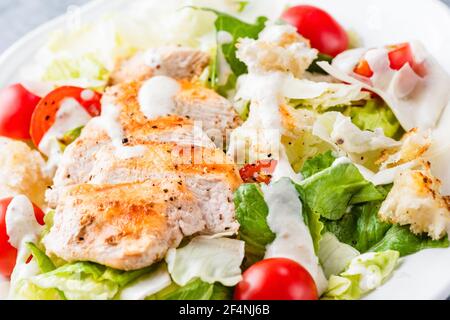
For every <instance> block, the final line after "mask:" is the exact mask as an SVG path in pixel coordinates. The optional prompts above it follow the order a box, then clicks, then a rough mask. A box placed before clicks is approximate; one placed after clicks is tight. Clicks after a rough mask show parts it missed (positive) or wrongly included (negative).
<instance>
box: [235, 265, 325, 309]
mask: <svg viewBox="0 0 450 320" xmlns="http://www.w3.org/2000/svg"><path fill="white" fill-rule="evenodd" d="M234 298H235V299H236V300H317V299H318V294H317V288H316V284H315V283H314V280H313V278H312V277H311V275H310V274H309V272H308V271H306V269H305V268H303V267H302V266H301V265H299V264H298V263H297V262H295V261H293V260H290V259H286V258H271V259H265V260H262V261H259V262H257V263H255V264H254V265H252V266H251V267H250V268H248V269H247V270H246V271H245V272H244V274H243V279H242V281H241V282H239V283H238V285H237V286H236V289H235V292H234Z"/></svg>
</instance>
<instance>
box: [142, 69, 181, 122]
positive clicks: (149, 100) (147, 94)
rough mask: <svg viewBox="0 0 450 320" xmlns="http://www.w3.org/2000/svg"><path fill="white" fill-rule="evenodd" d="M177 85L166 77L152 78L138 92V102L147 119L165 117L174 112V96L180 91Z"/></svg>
mask: <svg viewBox="0 0 450 320" xmlns="http://www.w3.org/2000/svg"><path fill="white" fill-rule="evenodd" d="M180 89H181V87H180V85H179V83H178V82H177V81H176V80H174V79H172V78H169V77H166V76H156V77H152V78H150V79H149V80H147V81H146V82H144V84H143V85H142V87H141V89H140V90H139V95H138V101H139V105H140V107H141V111H142V113H143V114H144V115H145V116H146V117H147V119H154V118H157V117H161V116H167V115H169V114H173V113H174V112H175V107H176V105H175V96H176V95H177V93H178V92H179V91H180Z"/></svg>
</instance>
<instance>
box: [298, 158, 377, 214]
mask: <svg viewBox="0 0 450 320" xmlns="http://www.w3.org/2000/svg"><path fill="white" fill-rule="evenodd" d="M297 189H298V191H299V193H300V194H301V195H302V200H303V203H304V204H305V203H306V205H307V206H308V207H309V208H310V209H311V210H312V212H313V213H314V214H318V215H319V216H321V217H323V218H326V219H329V220H339V219H340V218H342V216H343V215H344V214H345V213H346V210H347V208H348V206H349V205H351V204H356V203H360V202H366V201H374V200H381V199H383V197H384V196H383V194H381V193H380V192H379V191H378V190H377V189H376V188H375V186H374V185H373V184H372V183H370V182H368V181H366V180H365V179H364V178H363V176H362V175H361V173H360V172H359V170H358V168H356V166H354V165H353V164H350V163H343V164H339V165H336V166H331V167H329V168H327V169H325V170H323V171H321V172H319V173H316V174H315V175H313V176H311V177H309V178H307V179H305V180H303V181H302V182H301V183H299V184H298V185H297Z"/></svg>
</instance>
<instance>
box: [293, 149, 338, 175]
mask: <svg viewBox="0 0 450 320" xmlns="http://www.w3.org/2000/svg"><path fill="white" fill-rule="evenodd" d="M335 160H336V157H335V156H333V152H332V151H331V150H329V151H327V152H325V153H321V154H319V155H317V156H315V157H313V158H309V159H308V160H306V161H305V164H304V165H303V168H302V170H301V171H300V172H301V174H302V176H303V178H305V179H306V178H309V177H311V176H312V175H315V174H316V173H319V172H320V171H323V170H325V169H326V168H329V167H331V165H332V164H333V162H334V161H335Z"/></svg>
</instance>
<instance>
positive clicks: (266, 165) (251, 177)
mask: <svg viewBox="0 0 450 320" xmlns="http://www.w3.org/2000/svg"><path fill="white" fill-rule="evenodd" d="M277 163H278V162H277V161H276V160H259V161H256V162H255V163H252V164H246V165H245V166H244V167H242V168H241V169H240V170H239V174H240V176H241V178H242V180H243V181H244V182H245V183H252V182H259V183H266V184H269V183H270V180H271V179H272V176H271V174H272V173H273V172H274V171H275V168H276V166H277Z"/></svg>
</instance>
